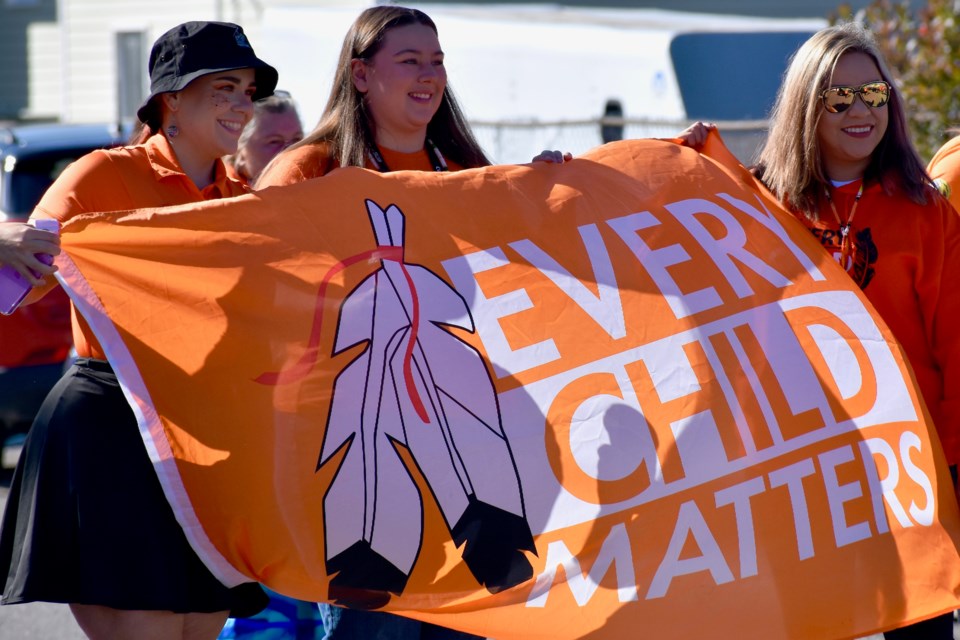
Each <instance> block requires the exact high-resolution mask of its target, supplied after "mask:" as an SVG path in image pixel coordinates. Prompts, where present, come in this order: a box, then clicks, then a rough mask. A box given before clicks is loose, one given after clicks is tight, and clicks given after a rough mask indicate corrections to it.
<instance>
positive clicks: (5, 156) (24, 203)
mask: <svg viewBox="0 0 960 640" xmlns="http://www.w3.org/2000/svg"><path fill="white" fill-rule="evenodd" d="M123 133H124V132H122V131H121V130H120V129H119V128H118V127H116V126H108V125H57V124H44V125H23V126H13V127H0V224H2V223H4V222H10V221H23V220H26V219H27V218H28V217H29V215H30V213H31V211H33V207H34V205H36V203H37V201H39V200H40V197H41V196H42V195H43V193H44V191H46V189H47V187H49V186H50V184H51V183H52V182H53V181H54V179H56V177H57V176H58V175H60V172H61V171H63V169H64V168H65V167H66V166H67V165H68V164H70V163H71V162H73V161H74V160H76V159H77V158H79V157H80V156H82V155H85V154H86V153H89V152H90V151H92V150H94V149H98V148H106V147H112V146H116V145H118V144H122V143H123V141H124V139H125V136H124V135H123ZM72 346H73V345H72V338H71V333H70V303H69V300H68V298H67V296H66V294H65V293H64V292H63V290H62V289H60V288H59V287H58V288H57V289H56V290H54V291H51V292H50V293H49V294H47V295H46V296H44V297H43V298H42V299H40V300H39V301H37V302H35V303H34V304H30V305H26V306H21V307H20V308H19V309H18V310H17V311H15V312H14V313H13V314H11V315H9V316H0V449H2V447H3V444H4V443H5V442H7V441H8V440H9V439H11V438H12V437H13V436H15V435H18V434H22V433H25V432H26V431H27V429H28V428H29V427H30V423H31V422H32V421H33V416H34V415H35V414H36V412H37V409H38V408H39V407H40V403H41V402H43V399H44V397H46V395H47V392H48V391H49V390H50V388H51V387H52V386H53V385H54V384H55V383H56V381H57V380H58V379H59V378H60V375H61V374H62V373H63V370H64V367H65V366H66V364H67V363H68V362H69V359H70V354H71V349H72ZM4 459H5V458H4V457H3V456H0V466H3V460H4ZM6 459H7V460H9V458H6Z"/></svg>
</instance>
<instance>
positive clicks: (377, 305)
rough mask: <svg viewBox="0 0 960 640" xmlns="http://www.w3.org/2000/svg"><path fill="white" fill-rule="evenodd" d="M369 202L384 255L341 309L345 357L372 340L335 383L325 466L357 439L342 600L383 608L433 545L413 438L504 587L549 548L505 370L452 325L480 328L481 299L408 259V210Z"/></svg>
mask: <svg viewBox="0 0 960 640" xmlns="http://www.w3.org/2000/svg"><path fill="white" fill-rule="evenodd" d="M366 204H367V212H368V214H369V217H370V222H371V224H372V226H373V230H374V235H375V237H376V241H377V245H378V248H379V249H381V250H383V251H382V252H381V253H380V256H381V266H380V268H379V269H377V270H376V271H374V272H373V273H372V274H370V275H369V276H368V277H367V278H366V279H364V280H363V282H361V283H360V284H359V285H358V286H357V287H356V288H355V289H354V290H353V291H351V292H350V294H349V295H348V296H347V297H346V298H345V299H344V301H343V304H342V306H341V309H340V316H339V319H338V324H337V333H336V339H335V345H334V355H336V354H339V353H342V352H343V351H344V350H346V349H350V348H352V347H355V346H356V345H361V344H364V345H365V349H364V350H363V352H362V353H361V354H360V355H359V356H357V357H356V358H355V359H354V360H353V361H351V362H350V363H349V364H348V365H347V366H346V367H345V368H344V369H343V370H342V371H341V372H340V373H339V374H338V376H337V379H336V381H335V382H334V387H333V397H332V400H331V403H330V413H329V416H328V419H327V429H326V434H325V436H324V442H323V445H322V450H321V453H320V458H319V461H318V465H317V468H318V469H319V468H320V467H322V466H324V465H325V464H327V463H328V462H329V461H330V460H331V458H333V457H340V456H338V455H337V454H338V453H340V452H341V451H342V450H345V452H344V453H343V455H342V460H341V462H340V464H339V468H338V469H337V471H336V475H335V476H334V477H333V480H332V482H331V484H330V487H329V489H328V491H327V494H326V495H325V497H324V530H325V538H326V567H327V572H328V574H329V575H331V576H332V578H331V580H330V590H329V597H330V599H331V600H333V601H336V602H338V603H340V604H346V605H348V606H352V607H356V608H376V607H381V606H383V605H384V604H386V603H387V602H388V601H389V598H390V592H392V593H395V594H399V593H401V592H402V591H403V590H404V588H405V586H406V583H407V580H408V578H409V577H410V573H411V571H412V570H413V567H414V565H415V563H416V561H417V557H418V555H419V552H420V548H421V545H422V544H423V509H424V507H423V500H424V496H423V494H422V493H421V492H420V491H419V489H418V487H417V483H416V481H415V478H414V475H413V473H414V470H413V469H410V468H408V466H407V465H406V464H405V462H404V459H403V457H402V456H401V450H403V449H405V450H406V451H408V452H409V456H410V457H411V458H412V459H413V461H414V464H415V466H416V470H415V471H416V473H417V474H419V475H422V477H423V479H424V481H425V482H426V483H427V484H428V485H429V488H430V492H431V494H432V497H433V499H434V500H435V501H436V503H437V505H438V507H439V509H440V512H441V513H442V515H443V517H444V520H445V522H446V524H447V527H448V529H449V531H450V534H451V536H452V539H453V541H454V542H455V543H456V545H457V547H458V549H461V552H462V557H463V560H464V562H466V564H467V566H468V567H469V569H470V571H471V572H472V574H473V576H474V577H475V578H476V579H477V581H478V582H479V583H480V584H481V585H483V586H484V587H485V588H486V589H487V590H488V591H490V592H491V593H495V592H498V591H500V590H502V589H506V588H509V587H512V586H514V585H517V584H519V583H521V582H523V581H525V580H527V579H529V578H530V577H531V576H532V575H533V569H532V567H531V565H530V562H529V560H528V559H527V557H526V556H525V554H524V551H530V552H531V553H535V546H534V543H533V536H532V534H531V532H530V527H529V524H528V522H527V519H526V514H525V509H524V503H523V494H522V489H521V486H520V479H519V474H518V471H517V465H516V462H515V460H514V457H513V453H512V451H511V449H510V443H509V442H508V440H507V438H506V435H505V433H504V430H503V426H502V422H501V417H500V409H499V403H498V400H497V395H496V391H495V389H494V385H493V381H492V379H491V377H490V374H489V373H488V370H487V367H486V366H485V364H484V361H483V359H482V357H481V355H480V354H479V353H478V352H477V351H476V350H475V349H474V348H473V347H472V346H470V345H469V344H467V343H465V342H463V341H462V340H460V339H459V338H458V337H456V336H455V335H454V334H452V333H451V332H449V331H447V330H446V329H445V328H444V326H445V325H446V326H450V327H459V328H461V329H464V330H466V331H470V332H473V331H474V323H473V318H472V317H471V315H470V310H469V307H468V306H467V303H466V301H465V300H464V298H463V297H462V296H461V295H460V294H459V293H458V292H457V291H456V290H455V289H453V288H452V287H451V286H450V285H448V284H447V282H446V281H445V280H443V279H442V278H440V277H439V276H438V275H436V274H435V273H433V272H432V271H430V270H429V269H427V268H425V267H422V266H419V265H415V264H408V263H406V262H404V255H403V246H404V215H403V213H402V212H401V211H400V209H399V208H397V207H396V206H395V205H391V206H389V207H387V209H386V210H384V209H382V208H380V206H378V205H377V204H376V203H374V202H372V201H369V200H368V201H367V203H366ZM390 249H395V251H392V252H391V251H390ZM510 469H512V470H513V473H509V472H508V473H504V472H503V471H504V470H510Z"/></svg>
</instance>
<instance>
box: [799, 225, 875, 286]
mask: <svg viewBox="0 0 960 640" xmlns="http://www.w3.org/2000/svg"><path fill="white" fill-rule="evenodd" d="M811 231H813V235H815V236H816V237H817V239H818V240H819V241H820V244H821V245H823V248H824V249H826V250H827V253H829V254H830V255H831V256H833V259H834V260H836V261H837V262H838V263H839V262H841V256H842V255H843V246H842V244H841V235H840V231H838V230H836V229H819V228H813V229H811ZM850 233H852V234H853V242H852V244H851V246H852V251H850V252H849V255H848V256H847V264H845V265H841V266H843V267H844V269H846V270H847V273H849V274H850V277H851V278H853V281H854V282H856V283H857V285H859V286H860V289H861V290H866V288H867V285H869V284H870V281H871V280H873V274H874V268H873V265H874V264H876V262H877V258H878V257H879V255H880V254H879V252H878V251H877V245H876V244H874V242H873V235H872V234H871V233H870V227H867V228H866V229H857V228H856V227H854V228H853V229H851V231H850Z"/></svg>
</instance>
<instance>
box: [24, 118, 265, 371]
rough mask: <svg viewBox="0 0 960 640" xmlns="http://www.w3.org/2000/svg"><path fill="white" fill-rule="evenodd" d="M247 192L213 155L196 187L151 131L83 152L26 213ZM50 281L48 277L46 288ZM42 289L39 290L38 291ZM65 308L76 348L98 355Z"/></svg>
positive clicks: (65, 213) (89, 335)
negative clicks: (139, 138) (207, 179)
mask: <svg viewBox="0 0 960 640" xmlns="http://www.w3.org/2000/svg"><path fill="white" fill-rule="evenodd" d="M248 192H249V188H248V187H246V186H244V185H243V184H242V183H240V182H238V181H236V180H233V179H231V178H229V177H228V176H227V173H226V170H225V169H224V165H223V162H221V161H219V160H218V161H217V163H216V174H215V177H214V181H213V183H211V184H210V185H208V186H207V187H205V188H204V189H202V190H201V189H198V188H197V186H196V185H195V184H194V183H193V180H191V179H190V178H188V177H187V175H186V174H185V173H183V170H182V169H181V168H180V164H179V162H177V157H176V154H175V153H174V151H173V148H172V147H171V146H170V143H169V142H168V141H167V139H166V138H165V137H164V136H162V135H155V136H152V137H150V138H149V139H148V140H147V141H146V142H145V143H144V144H142V145H137V146H132V147H121V148H118V149H110V150H98V151H93V152H92V153H89V154H87V155H85V156H83V157H82V158H80V159H79V160H77V161H76V162H74V163H73V164H71V165H70V166H69V167H67V168H66V169H65V170H64V171H63V173H62V174H61V175H60V177H59V178H57V180H56V182H54V183H53V184H52V185H51V186H50V188H49V189H48V190H47V192H46V193H45V194H44V195H43V198H41V199H40V203H39V204H37V206H36V208H35V209H34V211H33V215H32V216H31V217H32V218H55V219H57V220H59V221H60V222H61V223H62V222H66V221H67V220H69V219H71V218H73V217H74V216H77V215H80V214H82V213H87V212H105V211H126V210H129V209H143V208H148V207H166V206H172V205H179V204H188V203H191V202H202V201H204V200H215V199H217V198H229V197H232V196H239V195H242V194H244V193H248ZM52 287H53V284H52V283H51V284H50V285H49V286H48V287H46V290H49V289H51V288H52ZM43 293H45V291H44V290H41V291H40V292H38V294H39V295H42V294H43ZM32 297H34V298H35V297H36V296H32ZM71 313H72V316H73V340H74V345H75V346H76V349H77V354H78V355H80V356H82V357H89V358H99V359H104V358H105V355H104V353H103V349H102V348H101V347H100V344H99V343H98V342H97V340H96V338H95V337H94V335H93V332H92V331H91V330H90V327H89V326H88V325H87V322H86V321H85V320H84V319H83V317H82V316H80V314H78V313H77V310H76V308H73V309H72V311H71Z"/></svg>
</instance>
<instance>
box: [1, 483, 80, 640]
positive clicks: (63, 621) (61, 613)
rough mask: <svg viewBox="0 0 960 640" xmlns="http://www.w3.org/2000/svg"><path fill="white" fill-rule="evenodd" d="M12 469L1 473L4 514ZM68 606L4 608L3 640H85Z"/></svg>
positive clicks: (2, 622) (2, 616)
mask: <svg viewBox="0 0 960 640" xmlns="http://www.w3.org/2000/svg"><path fill="white" fill-rule="evenodd" d="M10 475H11V471H10V469H0V512H2V511H3V508H4V506H6V504H7V488H8V486H9V485H10ZM86 637H87V636H85V635H84V633H83V632H82V631H81V630H80V627H79V626H77V623H76V621H75V620H74V619H73V616H72V615H71V614H70V608H69V607H68V606H67V605H65V604H50V603H47V602H31V603H29V604H18V605H16V606H7V607H0V640H85V638H86Z"/></svg>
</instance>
